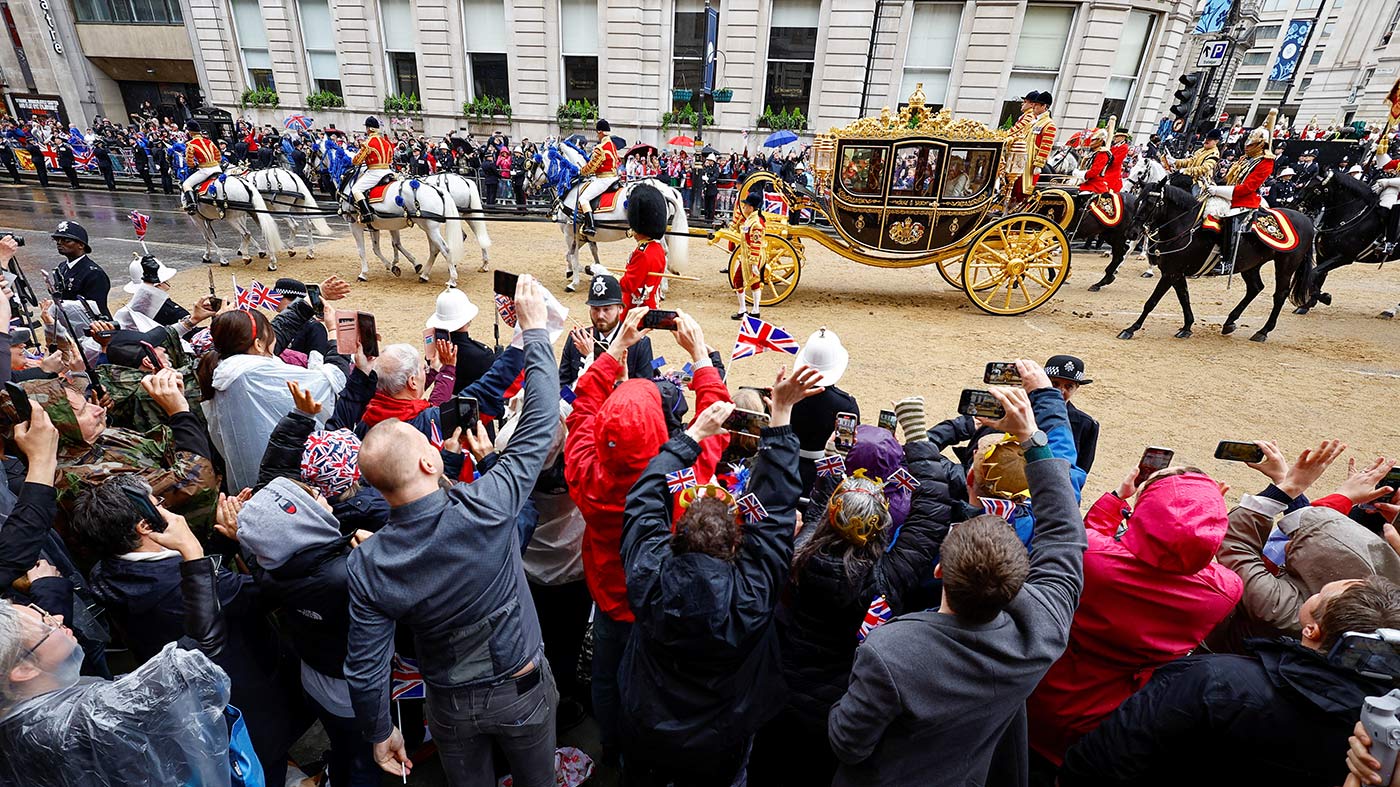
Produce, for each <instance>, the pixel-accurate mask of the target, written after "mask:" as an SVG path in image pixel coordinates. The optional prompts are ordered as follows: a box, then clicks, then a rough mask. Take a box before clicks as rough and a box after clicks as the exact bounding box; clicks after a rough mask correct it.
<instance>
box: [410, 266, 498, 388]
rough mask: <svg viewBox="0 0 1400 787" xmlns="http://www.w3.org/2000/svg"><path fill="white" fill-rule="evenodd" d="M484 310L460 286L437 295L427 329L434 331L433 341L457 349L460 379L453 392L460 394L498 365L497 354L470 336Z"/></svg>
mask: <svg viewBox="0 0 1400 787" xmlns="http://www.w3.org/2000/svg"><path fill="white" fill-rule="evenodd" d="M479 313H480V309H478V308H477V306H476V304H474V303H472V302H471V299H470V298H468V297H467V294H466V293H465V292H463V291H462V290H460V289H458V288H456V287H448V288H447V289H445V290H443V291H442V292H441V293H439V294H438V296H437V303H436V308H435V309H434V310H433V314H432V316H430V317H429V318H428V319H427V321H426V322H424V324H423V325H424V327H425V328H427V329H430V330H432V331H434V334H433V340H434V341H435V342H441V341H444V340H446V341H447V342H449V343H451V344H452V345H453V346H454V347H456V348H457V353H456V361H455V366H456V377H455V378H454V380H453V384H452V393H454V394H455V393H460V392H461V390H462V389H463V388H466V387H467V386H469V385H471V384H472V383H474V382H476V381H477V380H480V379H481V378H482V376H483V375H485V374H486V372H487V370H488V369H490V368H491V364H493V363H495V362H496V355H495V353H493V352H491V349H490V348H489V347H487V346H486V345H484V344H482V343H481V342H479V341H477V340H475V339H473V338H472V337H471V334H470V333H469V329H470V328H471V324H472V321H473V320H475V319H476V317H477V315H478V314H479Z"/></svg>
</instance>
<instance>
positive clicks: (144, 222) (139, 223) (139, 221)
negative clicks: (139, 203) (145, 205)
mask: <svg viewBox="0 0 1400 787" xmlns="http://www.w3.org/2000/svg"><path fill="white" fill-rule="evenodd" d="M126 215H127V218H129V219H131V226H133V227H135V228H136V238H137V239H138V240H140V239H142V238H145V237H146V230H147V229H149V228H150V226H151V217H150V216H147V215H146V214H144V213H141V212H140V211H135V210H133V211H132V212H130V213H128V214H126Z"/></svg>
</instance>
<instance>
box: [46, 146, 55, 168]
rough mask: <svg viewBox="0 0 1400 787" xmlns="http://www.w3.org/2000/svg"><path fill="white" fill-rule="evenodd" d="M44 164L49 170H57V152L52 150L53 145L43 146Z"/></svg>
mask: <svg viewBox="0 0 1400 787" xmlns="http://www.w3.org/2000/svg"><path fill="white" fill-rule="evenodd" d="M43 151H44V163H45V164H46V165H47V166H48V167H49V168H51V169H58V151H56V150H54V149H53V145H45V146H44V147H43Z"/></svg>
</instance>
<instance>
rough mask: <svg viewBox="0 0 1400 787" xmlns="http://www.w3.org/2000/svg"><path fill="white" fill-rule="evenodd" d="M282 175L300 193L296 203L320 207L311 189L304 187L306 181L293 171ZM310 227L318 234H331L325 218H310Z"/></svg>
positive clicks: (307, 206)
mask: <svg viewBox="0 0 1400 787" xmlns="http://www.w3.org/2000/svg"><path fill="white" fill-rule="evenodd" d="M283 177H284V178H286V179H290V180H291V181H292V185H293V186H294V187H295V188H296V190H297V191H298V192H300V193H301V202H299V203H298V204H300V205H301V206H302V207H305V208H314V209H316V210H320V209H321V205H320V203H318V202H316V198H315V197H313V196H312V195H311V189H309V188H307V187H306V181H304V180H302V179H301V178H299V177H297V175H296V173H295V172H291V173H288V174H287V175H285V176H283ZM311 229H312V230H314V231H315V232H316V233H317V234H320V235H329V234H331V226H330V225H329V224H327V223H326V220H325V219H323V218H321V217H320V216H316V217H315V218H313V219H311Z"/></svg>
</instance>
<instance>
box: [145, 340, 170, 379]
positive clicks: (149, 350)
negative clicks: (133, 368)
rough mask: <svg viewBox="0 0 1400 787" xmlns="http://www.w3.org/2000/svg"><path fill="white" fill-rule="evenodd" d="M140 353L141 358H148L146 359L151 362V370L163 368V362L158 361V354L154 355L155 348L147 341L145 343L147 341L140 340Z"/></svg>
mask: <svg viewBox="0 0 1400 787" xmlns="http://www.w3.org/2000/svg"><path fill="white" fill-rule="evenodd" d="M140 355H141V357H142V358H145V359H146V360H148V361H150V362H151V369H152V371H157V372H158V371H160V370H161V369H164V368H165V364H163V363H161V362H160V356H159V355H156V350H155V348H154V347H152V346H151V345H150V344H149V343H147V342H141V353H140Z"/></svg>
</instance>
